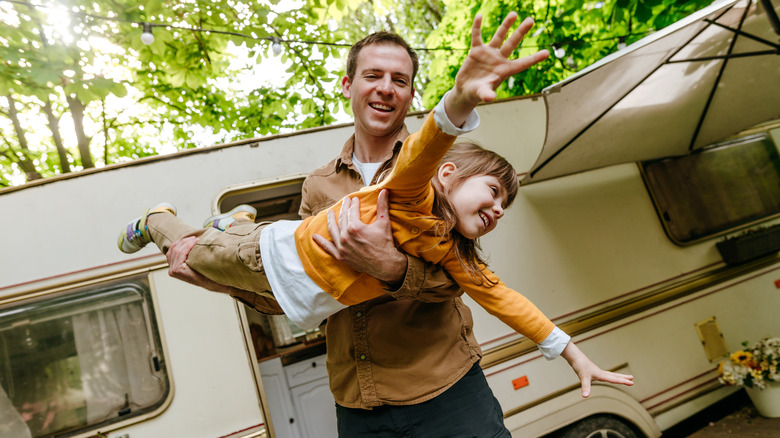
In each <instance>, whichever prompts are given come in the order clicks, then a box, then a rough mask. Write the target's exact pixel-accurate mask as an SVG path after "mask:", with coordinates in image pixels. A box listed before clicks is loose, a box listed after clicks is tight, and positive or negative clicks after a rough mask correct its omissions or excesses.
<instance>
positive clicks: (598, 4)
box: [593, 2, 604, 9]
mask: <svg viewBox="0 0 780 438" xmlns="http://www.w3.org/2000/svg"><path fill="white" fill-rule="evenodd" d="M593 7H594V8H596V9H601V8H603V7H604V2H596V4H595V5H593Z"/></svg>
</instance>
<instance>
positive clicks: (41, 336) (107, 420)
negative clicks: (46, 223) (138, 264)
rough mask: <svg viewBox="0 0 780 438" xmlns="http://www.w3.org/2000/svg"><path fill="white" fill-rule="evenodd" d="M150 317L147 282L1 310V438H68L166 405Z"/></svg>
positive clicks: (73, 293)
mask: <svg viewBox="0 0 780 438" xmlns="http://www.w3.org/2000/svg"><path fill="white" fill-rule="evenodd" d="M152 312H153V308H152V306H151V295H150V292H149V288H148V285H147V284H146V282H145V280H144V279H143V278H134V279H133V280H132V281H128V280H125V281H123V282H119V283H116V282H115V283H111V284H105V285H102V286H100V287H91V288H89V289H86V290H85V289H81V290H77V291H71V292H68V293H64V294H59V295H57V296H55V297H48V298H45V299H42V300H35V301H28V302H22V303H15V304H11V305H5V306H2V307H0V386H1V387H0V436H14V437H43V436H55V435H56V436H68V435H71V434H75V433H78V432H84V431H86V430H88V429H98V428H100V427H106V426H107V425H109V424H111V423H115V422H118V421H125V420H127V419H129V418H132V417H134V416H138V415H142V414H144V413H148V412H150V411H153V410H154V409H155V408H156V407H158V406H160V405H161V404H162V403H163V402H164V400H165V398H166V396H167V394H168V388H169V383H168V377H167V374H166V371H165V367H164V361H163V357H162V354H161V348H160V345H161V344H160V339H159V335H158V333H157V330H156V322H155V319H154V318H153V313H152Z"/></svg>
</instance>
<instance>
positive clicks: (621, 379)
mask: <svg viewBox="0 0 780 438" xmlns="http://www.w3.org/2000/svg"><path fill="white" fill-rule="evenodd" d="M561 356H563V358H564V359H566V361H567V362H569V365H571V367H572V369H574V372H575V373H577V377H579V378H580V382H581V383H582V396H583V397H588V396H589V395H590V384H591V382H593V381H601V382H607V383H617V384H621V385H626V386H632V385H633V384H634V376H631V375H628V374H620V373H613V372H611V371H604V370H602V369H601V368H599V367H598V366H597V365H596V364H594V363H593V362H592V361H591V360H590V359H589V358H588V356H586V355H585V353H583V352H582V351H581V350H580V349H579V348H578V347H577V346H576V345H574V343H573V342H569V344H568V345H566V348H564V349H563V352H562V353H561Z"/></svg>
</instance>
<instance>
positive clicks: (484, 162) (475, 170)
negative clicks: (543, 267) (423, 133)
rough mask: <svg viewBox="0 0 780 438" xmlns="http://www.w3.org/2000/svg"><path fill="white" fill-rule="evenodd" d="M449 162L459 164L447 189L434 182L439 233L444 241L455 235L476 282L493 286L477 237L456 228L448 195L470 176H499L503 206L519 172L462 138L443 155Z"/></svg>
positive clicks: (458, 249) (513, 194) (513, 193)
mask: <svg viewBox="0 0 780 438" xmlns="http://www.w3.org/2000/svg"><path fill="white" fill-rule="evenodd" d="M448 162H450V163H453V164H455V167H456V170H455V172H454V173H453V174H452V183H451V184H448V185H447V188H445V189H444V192H442V191H441V190H440V189H439V188H438V185H437V184H434V185H433V186H434V189H435V191H436V197H435V199H434V203H433V214H434V215H436V216H437V217H439V218H440V219H441V220H442V222H441V224H440V225H439V229H438V230H437V234H438V235H439V236H441V239H442V241H444V240H448V239H452V241H453V248H454V250H455V255H456V256H457V257H458V261H459V262H460V264H461V265H462V266H463V269H464V270H465V271H466V273H467V274H468V275H469V276H470V277H471V280H472V281H473V282H474V283H475V284H478V285H482V284H484V283H487V284H488V285H489V286H493V285H494V284H495V282H493V281H491V280H490V279H489V278H487V277H485V275H484V274H483V273H482V270H483V269H484V267H485V266H486V263H485V261H484V259H483V257H482V254H481V251H480V247H479V241H478V239H467V238H465V237H463V235H461V234H460V233H459V232H458V230H456V229H455V225H456V224H457V220H458V218H457V216H456V215H455V209H454V208H453V207H452V205H451V204H450V203H449V200H448V199H447V198H448V196H449V195H450V193H452V191H453V190H455V189H456V188H457V187H459V186H460V185H461V184H463V182H464V181H466V180H467V179H468V178H470V177H472V176H480V175H488V176H494V177H496V179H498V182H499V183H500V184H501V186H502V187H504V189H505V190H506V205H504V208H508V207H509V206H510V205H512V202H514V200H515V197H516V196H517V189H518V185H519V182H518V178H517V172H516V171H515V169H514V168H513V167H512V165H511V164H509V162H508V161H507V160H506V159H505V158H504V157H502V156H501V155H498V154H497V153H495V152H493V151H489V150H487V149H483V148H482V147H481V146H479V145H478V144H477V143H475V142H473V141H471V140H460V141H458V142H457V143H455V144H453V145H452V147H451V148H450V150H449V152H447V154H446V155H445V156H444V158H442V160H441V164H444V163H448Z"/></svg>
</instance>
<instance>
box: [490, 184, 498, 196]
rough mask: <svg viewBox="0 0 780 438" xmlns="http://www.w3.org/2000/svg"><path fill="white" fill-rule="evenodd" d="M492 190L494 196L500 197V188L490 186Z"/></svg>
mask: <svg viewBox="0 0 780 438" xmlns="http://www.w3.org/2000/svg"><path fill="white" fill-rule="evenodd" d="M490 190H491V191H492V192H493V195H494V196H496V195H498V187H496V186H490Z"/></svg>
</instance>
